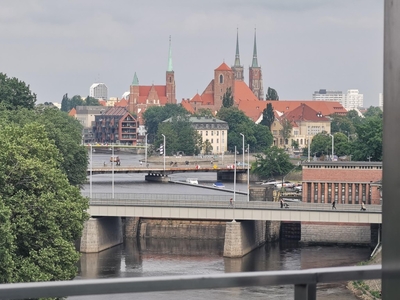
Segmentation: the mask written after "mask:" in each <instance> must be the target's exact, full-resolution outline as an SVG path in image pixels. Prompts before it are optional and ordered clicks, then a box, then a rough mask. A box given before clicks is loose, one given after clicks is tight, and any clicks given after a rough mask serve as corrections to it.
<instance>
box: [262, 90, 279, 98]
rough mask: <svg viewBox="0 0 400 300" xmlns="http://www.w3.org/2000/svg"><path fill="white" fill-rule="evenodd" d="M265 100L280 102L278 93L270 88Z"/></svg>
mask: <svg viewBox="0 0 400 300" xmlns="http://www.w3.org/2000/svg"><path fill="white" fill-rule="evenodd" d="M265 100H273V101H278V100H279V96H278V92H277V91H276V90H275V89H273V88H270V87H268V90H267V95H266V96H265Z"/></svg>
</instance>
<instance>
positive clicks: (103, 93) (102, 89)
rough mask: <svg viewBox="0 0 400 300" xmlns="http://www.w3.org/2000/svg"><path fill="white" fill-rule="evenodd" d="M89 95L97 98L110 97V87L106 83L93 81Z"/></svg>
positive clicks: (105, 98)
mask: <svg viewBox="0 0 400 300" xmlns="http://www.w3.org/2000/svg"><path fill="white" fill-rule="evenodd" d="M89 96H90V97H93V98H95V99H104V100H107V99H108V88H107V86H106V85H105V84H104V83H93V84H92V85H91V86H90V88H89Z"/></svg>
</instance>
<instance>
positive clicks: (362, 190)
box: [361, 183, 367, 203]
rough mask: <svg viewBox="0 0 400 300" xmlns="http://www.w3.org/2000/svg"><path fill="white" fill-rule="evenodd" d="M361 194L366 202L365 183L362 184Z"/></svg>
mask: <svg viewBox="0 0 400 300" xmlns="http://www.w3.org/2000/svg"><path fill="white" fill-rule="evenodd" d="M361 195H362V201H363V202H365V203H366V201H367V185H366V184H365V183H363V184H362V185H361Z"/></svg>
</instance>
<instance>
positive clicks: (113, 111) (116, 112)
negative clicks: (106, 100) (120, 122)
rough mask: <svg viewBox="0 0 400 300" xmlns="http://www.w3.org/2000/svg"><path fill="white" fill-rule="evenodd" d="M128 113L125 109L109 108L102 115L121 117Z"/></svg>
mask: <svg viewBox="0 0 400 300" xmlns="http://www.w3.org/2000/svg"><path fill="white" fill-rule="evenodd" d="M127 112H128V110H127V109H126V108H125V107H118V106H117V107H111V108H109V109H108V110H107V111H106V112H105V113H104V115H108V116H123V115H125V114H126V113H127Z"/></svg>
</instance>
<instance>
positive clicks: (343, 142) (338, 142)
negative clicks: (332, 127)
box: [334, 132, 352, 156]
mask: <svg viewBox="0 0 400 300" xmlns="http://www.w3.org/2000/svg"><path fill="white" fill-rule="evenodd" d="M334 147H335V149H334V150H335V155H337V156H345V155H350V154H351V152H352V151H351V143H350V142H349V139H348V136H347V135H346V134H344V133H341V132H338V133H335V134H334Z"/></svg>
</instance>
